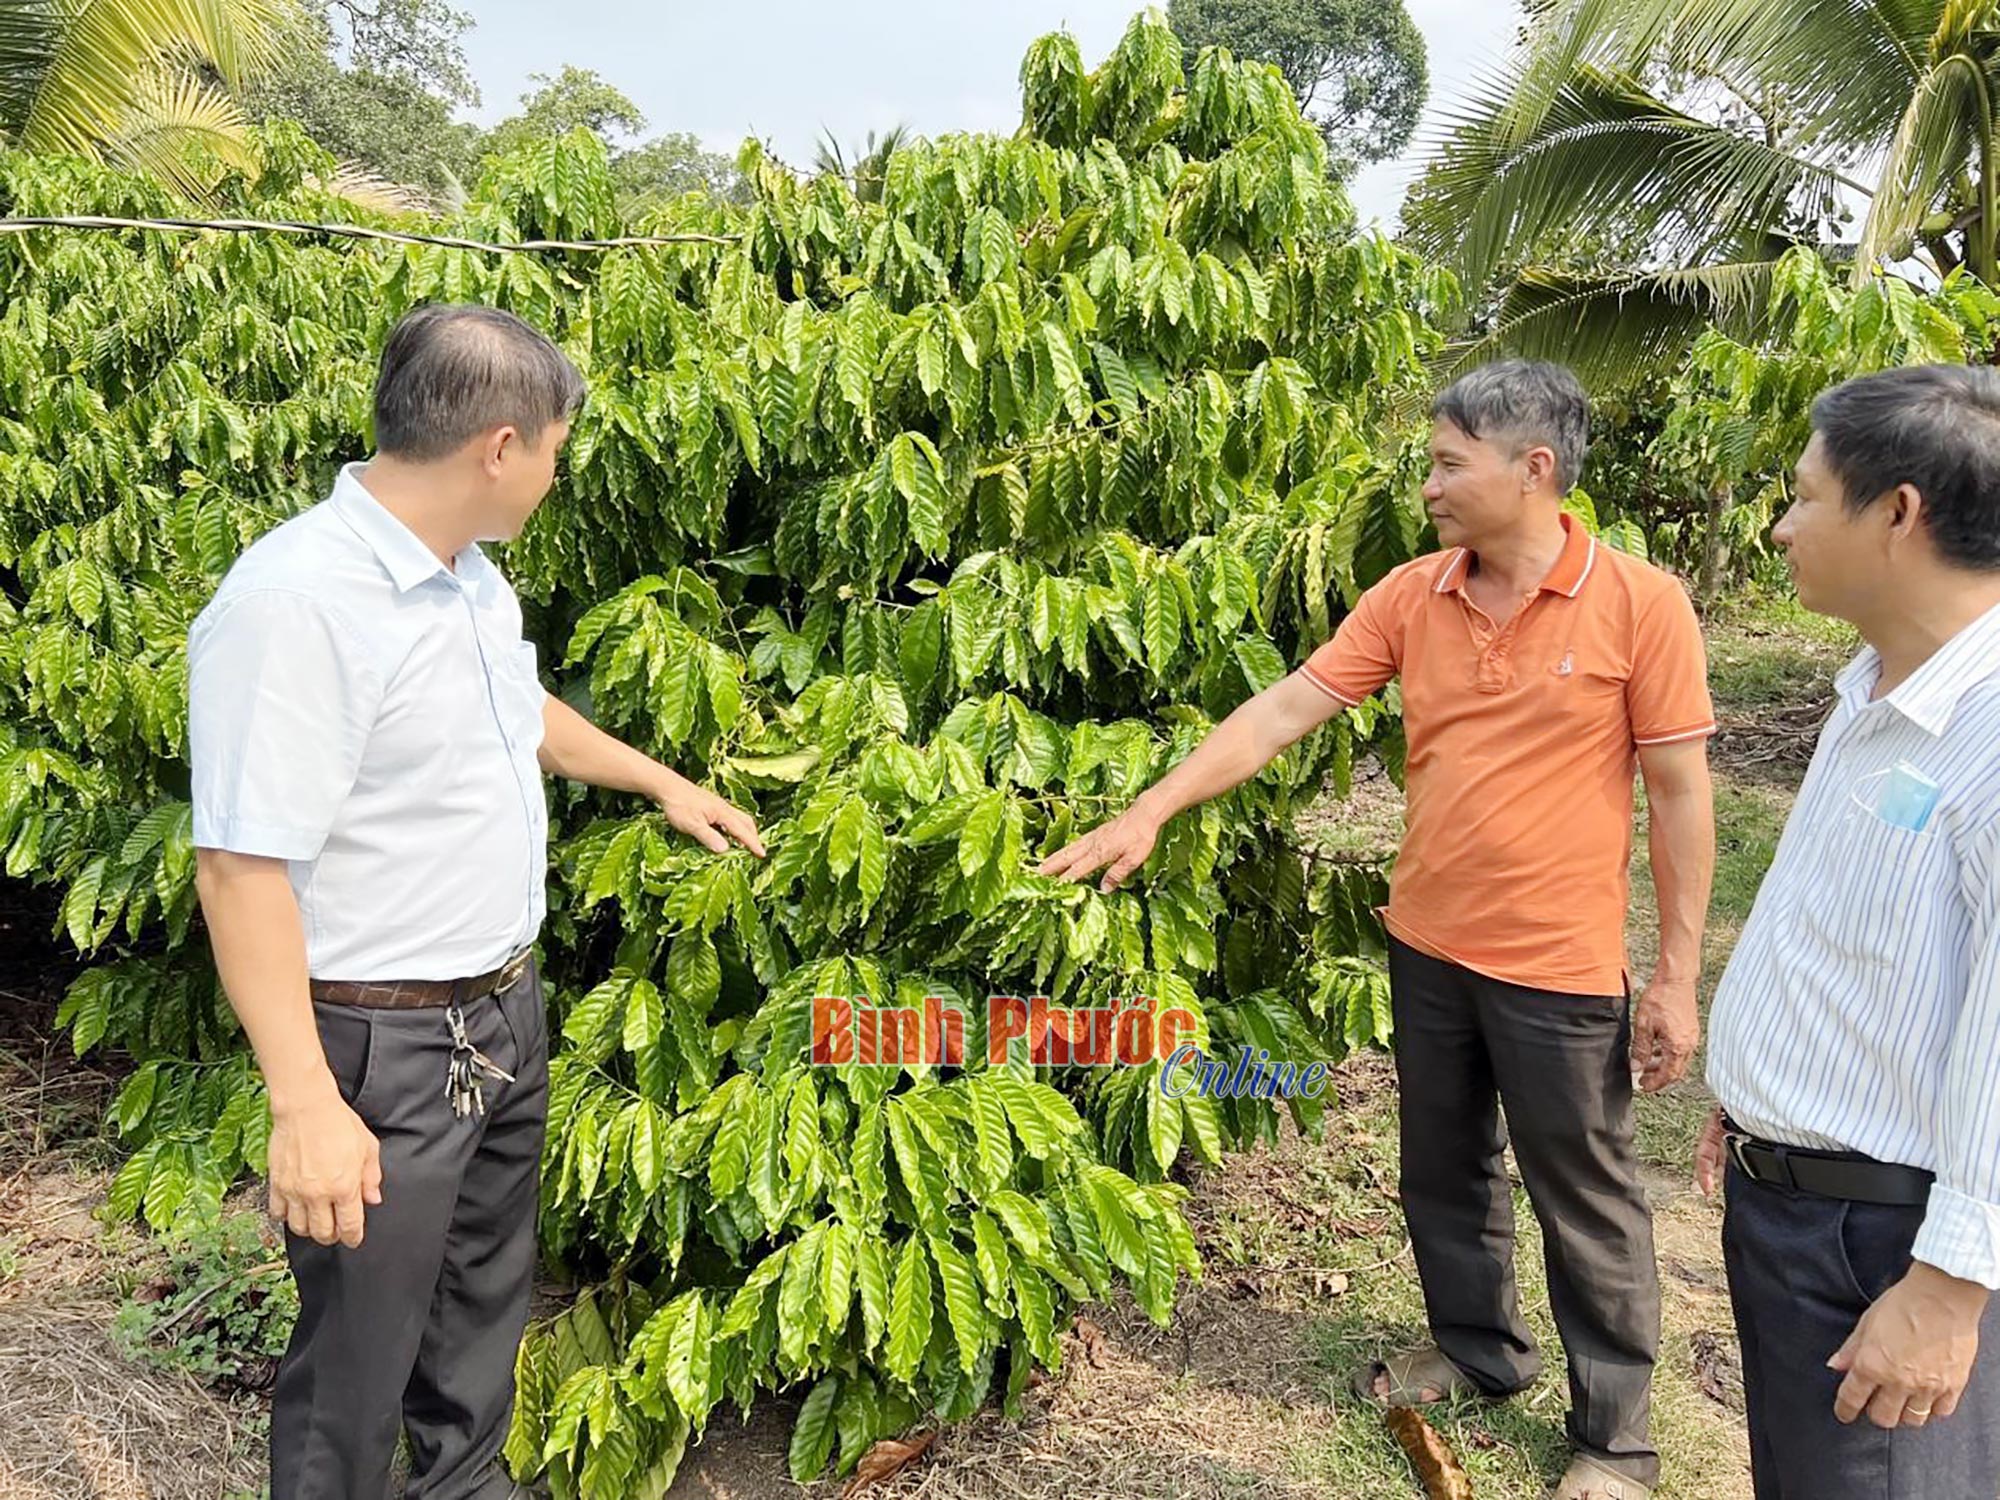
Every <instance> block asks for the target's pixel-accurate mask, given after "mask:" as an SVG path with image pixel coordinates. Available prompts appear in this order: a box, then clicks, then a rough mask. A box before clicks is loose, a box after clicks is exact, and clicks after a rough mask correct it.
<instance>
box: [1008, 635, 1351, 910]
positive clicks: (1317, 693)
mask: <svg viewBox="0 0 2000 1500" xmlns="http://www.w3.org/2000/svg"><path fill="white" fill-rule="evenodd" d="M1344 707H1345V705H1344V704H1343V703H1342V702H1341V701H1340V700H1339V699H1337V698H1334V697H1333V696H1331V695H1330V694H1329V693H1328V692H1327V691H1326V690H1325V689H1324V688H1321V687H1317V686H1315V685H1314V684H1313V683H1312V682H1311V681H1309V680H1307V678H1306V676H1305V674H1304V673H1303V672H1294V673H1292V674H1291V676H1289V677H1286V678H1284V679H1282V680H1281V681H1278V682H1274V683H1272V684H1271V686H1269V687H1268V688H1266V689H1264V691H1263V692H1261V693H1259V694H1257V696H1256V697H1254V698H1251V699H1250V700H1248V701H1247V702H1245V703H1243V704H1240V705H1239V706H1238V707H1237V709H1236V711H1235V712H1234V713H1232V714H1230V716H1229V717H1228V718H1226V719H1224V720H1223V721H1222V722H1221V723H1220V724H1218V725H1216V726H1215V728H1214V729H1213V730H1211V731H1210V733H1209V735H1208V738H1206V739H1204V740H1203V741H1202V742H1201V743H1200V744H1199V745H1197V746H1195V748H1194V752H1193V753H1192V754H1191V755H1189V756H1188V758H1187V759H1186V760H1184V761H1182V762H1181V763H1180V764H1179V765H1177V766H1175V767H1174V768H1173V769H1172V770H1171V771H1169V772H1167V774H1166V775H1164V776H1162V777H1161V778H1160V779H1159V780H1158V781H1156V782H1154V783H1153V784H1152V785H1151V786H1150V787H1148V788H1146V790H1145V791H1143V792H1141V793H1140V794H1139V796H1138V798H1137V800H1136V801H1134V802H1133V804H1132V805H1131V806H1130V807H1129V808H1127V809H1126V810H1125V811H1124V812H1122V813H1120V814H1119V815H1118V816H1117V817H1115V818H1113V819H1112V820H1111V821H1110V822H1108V823H1105V824H1103V825H1101V826H1099V827H1097V828H1095V829H1093V830H1091V831H1090V832H1089V833H1087V834H1085V835H1084V836H1083V837H1082V838H1079V839H1077V840H1075V841H1074V842H1072V843H1070V844H1068V845H1066V846H1065V847H1063V848H1061V849H1058V850H1057V851H1056V852H1055V853H1054V854H1051V855H1050V856H1049V857H1048V858H1047V859H1045V860H1043V861H1042V863H1041V865H1040V867H1039V869H1040V872H1041V873H1042V874H1044V875H1051V876H1054V877H1055V878H1056V879H1058V880H1088V879H1089V878H1090V877H1091V876H1092V875H1094V874H1096V873H1097V872H1098V871H1099V870H1104V872H1105V873H1104V878H1103V880H1102V881H1100V882H1099V885H1098V888H1099V889H1100V890H1105V891H1115V890H1117V889H1118V887H1119V886H1120V885H1121V884H1122V883H1123V882H1124V880H1125V879H1126V877H1127V876H1129V875H1130V874H1131V873H1132V872H1133V871H1134V870H1136V869H1138V868H1139V866H1140V865H1142V864H1144V863H1145V862H1146V858H1147V856H1148V855H1150V854H1151V853H1152V852H1153V846H1154V844H1155V843H1157V842H1158V841H1159V836H1160V830H1161V829H1162V828H1164V827H1165V826H1166V825H1167V821H1168V820H1169V819H1170V818H1172V817H1173V816H1174V814H1175V813H1178V812H1180V811H1182V810H1183V809H1185V808H1189V807H1193V806H1195V805H1196V804H1197V803H1201V802H1206V801H1208V800H1209V799H1211V798H1213V797H1219V796H1221V795H1222V794H1223V793H1224V792H1226V791H1229V790H1230V789H1231V788H1232V787H1236V786H1240V785H1242V784H1243V783H1244V782H1246V781H1248V780H1249V779H1250V778H1251V777H1252V776H1255V775H1256V774H1257V773H1258V772H1259V771H1261V770H1263V769H1264V767H1266V766H1267V765H1269V764H1270V763H1271V762H1272V761H1273V760H1275V759H1276V758H1277V757H1278V755H1279V754H1280V753H1281V752H1282V751H1283V750H1284V749H1285V747H1286V746H1288V745H1290V744H1292V743H1293V742H1295V741H1297V740H1300V739H1303V738H1304V737H1305V736H1306V735H1307V734H1309V733H1311V732H1312V731H1313V730H1314V729H1317V728H1318V727H1319V726H1320V725H1321V724H1324V723H1325V722H1326V721H1327V720H1328V719H1330V718H1332V717H1333V716H1334V715H1335V714H1337V713H1339V712H1341V710H1342V709H1343V708H1344ZM1107 865H1108V866H1110V868H1109V869H1105V867H1106V866H1107Z"/></svg>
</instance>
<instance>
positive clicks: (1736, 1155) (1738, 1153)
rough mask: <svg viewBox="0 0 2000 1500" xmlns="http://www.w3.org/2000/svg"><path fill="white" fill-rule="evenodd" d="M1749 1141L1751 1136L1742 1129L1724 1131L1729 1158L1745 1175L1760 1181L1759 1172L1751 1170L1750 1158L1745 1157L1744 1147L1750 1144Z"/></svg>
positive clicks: (1754, 1180)
mask: <svg viewBox="0 0 2000 1500" xmlns="http://www.w3.org/2000/svg"><path fill="white" fill-rule="evenodd" d="M1749 1141H1750V1137H1749V1136H1747V1135H1745V1134H1743V1132H1742V1131H1740V1130H1729V1131H1724V1132H1723V1136H1722V1143H1723V1147H1724V1149H1725V1150H1727V1151H1728V1153H1729V1159H1730V1160H1731V1161H1732V1162H1734V1163H1735V1164H1736V1170H1737V1171H1739V1172H1741V1173H1742V1174H1743V1175H1744V1176H1745V1177H1747V1178H1749V1179H1750V1180H1751V1181H1752V1182H1756V1181H1758V1177H1757V1174H1756V1173H1755V1172H1753V1171H1751V1170H1750V1162H1749V1159H1748V1158H1747V1157H1745V1156H1744V1154H1743V1148H1744V1146H1746V1145H1747V1144H1749Z"/></svg>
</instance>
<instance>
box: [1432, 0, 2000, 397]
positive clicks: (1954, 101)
mask: <svg viewBox="0 0 2000 1500" xmlns="http://www.w3.org/2000/svg"><path fill="white" fill-rule="evenodd" d="M1993 10H1994V7H1993V6H1992V5H1990V4H1979V5H1966V4H1959V3H1952V0H1915V3H1905V4H1894V5H1883V4H1875V3H1863V0H1555V3H1549V4H1545V5H1542V6H1539V7H1537V9H1536V11H1535V12H1534V13H1533V14H1532V15H1531V17H1530V20H1529V25H1528V28H1527V31H1526V34H1525V36H1524V39H1523V42H1522V45H1521V48H1520V52H1519V54H1518V56H1517V58H1516V59H1515V61H1514V62H1513V63H1512V64H1511V65H1510V66H1509V68H1508V69H1507V71H1506V72H1505V74H1504V75H1500V76H1497V77H1496V78H1495V79H1494V80H1492V81H1491V82H1489V83H1488V84H1487V85H1486V86H1485V87H1484V88H1483V89H1482V90H1481V91H1480V92H1478V93H1477V94H1476V95H1475V96H1474V98H1473V99H1472V100H1471V102H1470V103H1468V104H1466V105H1464V106H1462V107H1460V108H1459V109H1457V110H1456V111H1454V113H1453V116H1452V119H1451V122H1450V125H1449V127H1448V129H1447V132H1446V134H1445V136H1444V138H1443V139H1442V141H1441V143H1440V150H1439V154H1438V158H1437V162H1436V165H1435V168H1434V170H1433V171H1432V173H1431V174H1430V175H1429V177H1428V178H1427V180H1426V182H1425V184H1424V188H1423V191H1422V192H1421V193H1419V194H1416V195H1413V196H1412V198H1411V200H1410V202H1409V204H1408V205H1407V207H1406V211H1405V215H1404V222H1405V224H1406V225H1407V226H1408V228H1409V233H1410V236H1411V239H1412V241H1413V243H1414V244H1415V245H1417V246H1418V247H1419V248H1420V249H1423V250H1427V251H1429V252H1431V253H1433V254H1435V255H1438V256H1440V257H1443V258H1446V259H1447V260H1448V261H1449V263H1450V264H1451V265H1452V266H1453V268H1454V269H1455V270H1457V271H1458V273H1459V274H1460V276H1461V277H1462V279H1463V280H1464V282H1465V284H1466V285H1468V286H1471V287H1478V286H1482V285H1485V284H1487V283H1488V282H1489V281H1490V280H1491V279H1492V278H1493V277H1494V275H1495V274H1496V272H1498V271H1500V270H1501V268H1503V267H1504V266H1505V265H1506V264H1507V263H1508V262H1509V261H1510V259H1514V258H1516V257H1518V256H1519V255H1520V254H1521V253H1522V251H1523V250H1524V248H1529V247H1533V248H1535V249H1538V250H1540V251H1542V252H1543V253H1544V254H1546V253H1547V252H1548V251H1549V250H1550V248H1551V247H1560V246H1562V245H1565V244H1569V243H1573V242H1575V241H1578V240H1581V241H1582V242H1584V243H1586V244H1600V243H1607V244H1609V245H1610V246H1612V247H1614V248H1616V249H1618V250H1619V252H1620V253H1619V254H1618V255H1617V256H1616V257H1615V261H1614V263H1612V264H1609V265H1604V266H1593V267H1583V268H1578V267H1575V266H1565V265H1562V264H1560V263H1552V262H1551V261H1549V260H1546V259H1544V260H1539V261H1533V262H1530V263H1527V264H1524V265H1521V266H1520V268H1519V269H1518V270H1517V271H1515V272H1514V273H1513V274H1512V275H1511V276H1509V277H1508V278H1507V279H1506V282H1505V285H1504V289H1503V292H1502V295H1501V296H1500V298H1499V299H1498V300H1499V305H1498V310H1497V315H1496V316H1495V318H1494V320H1493V322H1492V325H1491V327H1490V328H1488V329H1486V330H1483V331H1480V332H1479V333H1478V336H1477V337H1476V338H1474V339H1473V340H1472V341H1470V342H1469V343H1468V344H1467V345H1466V347H1465V348H1464V349H1463V350H1462V351H1461V356H1462V358H1463V359H1465V360H1470V359H1477V358H1482V357H1485V356H1486V355H1488V354H1490V353H1493V352H1495V351H1497V350H1500V349H1509V350H1517V351H1520V352H1525V353H1545V354H1560V355H1561V356H1563V357H1566V358H1568V359H1569V360H1570V361H1571V362H1572V363H1577V364H1580V365H1583V366H1585V367H1586V368H1587V369H1589V370H1590V371H1591V372H1593V373H1596V374H1599V375H1603V374H1606V373H1609V374H1613V375H1616V374H1619V373H1625V372H1631V371H1633V370H1635V369H1640V368H1650V369H1659V368H1663V367H1666V366H1668V365H1671V364H1673V363H1675V362H1677V361H1678V359H1679V358H1680V357H1681V356H1682V355H1683V354H1684V352H1685V350H1686V347H1687V344H1688V342H1689V340H1690V339H1692V337H1693V336H1694V334H1695V333H1696V332H1697V331H1698V330H1699V329H1700V328H1701V327H1702V326H1704V325H1705V324H1707V323H1711V322H1718V323H1721V324H1722V325H1724V326H1726V327H1729V328H1732V329H1735V330H1737V331H1739V332H1742V331H1745V330H1746V329H1747V328H1749V327H1750V326H1751V325H1753V324H1754V322H1755V320H1756V319H1757V318H1758V317H1759V316H1760V315H1761V313H1762V311H1763V309H1764V308H1765V306H1766V302H1767V298H1768V295H1769V292H1770V288H1771V276H1772V268H1773V266H1774V265H1775V264H1776V262H1777V260H1778V259H1779V257H1781V256H1782V255H1783V254H1784V253H1785V252H1786V251H1787V250H1789V249H1791V248H1794V247H1797V246H1806V247H1809V248H1811V249H1813V250H1814V251H1815V252H1817V253H1819V254H1821V255H1822V256H1823V257H1825V258H1826V259H1827V260H1828V261H1829V262H1830V263H1839V264H1844V265H1845V266H1847V267H1848V268H1849V269H1850V272H1851V275H1852V276H1853V277H1854V278H1856V279H1857V280H1860V279H1865V278H1867V277H1868V276H1870V275H1871V274H1873V272H1874V271H1875V270H1876V269H1877V268H1878V267H1881V266H1883V265H1885V264H1894V263H1898V262H1904V261H1914V262H1916V263H1918V264H1921V265H1922V266H1923V268H1924V269H1925V270H1926V271H1927V272H1929V273H1930V274H1931V275H1933V276H1941V275H1943V274H1945V273H1948V272H1949V271H1951V270H1952V269H1954V268H1955V267H1958V266H1960V265H1963V266H1965V267H1967V268H1968V269H1969V270H1970V271H1972V272H1973V273H1974V274H1975V275H1977V276H1979V277H1980V278H1981V279H1982V280H1984V281H1986V282H1987V283H1988V284H1989V285H1990V284H1992V283H1993V281H1994V279H1995V275H1996V252H1995V234H1996V229H2000V216H1996V213H1995V202H1994V200H1995V175H1996V169H1997V168H2000V162H1996V148H2000V117H1996V114H1995V111H1994V109H1993V106H1992V102H1991V101H1992V98H1993V91H1994V88H1995V86H1996V84H1997V83H2000V75H1996V67H1995V53H1996V44H2000V31H1996V30H1995V29H1994V25H1993Z"/></svg>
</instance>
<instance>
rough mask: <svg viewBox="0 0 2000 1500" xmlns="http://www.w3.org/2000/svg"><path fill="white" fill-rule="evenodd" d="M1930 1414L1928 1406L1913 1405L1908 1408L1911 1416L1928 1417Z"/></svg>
mask: <svg viewBox="0 0 2000 1500" xmlns="http://www.w3.org/2000/svg"><path fill="white" fill-rule="evenodd" d="M1930 1414H1931V1409H1930V1408H1929V1407H1928V1406H1913V1407H1911V1408H1910V1415H1911V1416H1913V1417H1928V1416H1929V1415H1930Z"/></svg>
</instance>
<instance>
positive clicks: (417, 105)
mask: <svg viewBox="0 0 2000 1500" xmlns="http://www.w3.org/2000/svg"><path fill="white" fill-rule="evenodd" d="M471 24H472V21H471V17H469V16H467V15H466V14H465V13H464V12H463V11H458V10H454V9H452V8H451V7H450V6H449V5H447V4H445V3H444V0H378V3H377V4H376V5H374V6H372V7H369V6H363V5H361V4H360V3H358V0H305V3H304V4H303V5H302V6H301V8H300V9H299V11H298V12H297V14H296V15H295V17H294V18H293V20H292V22H291V25H290V29H289V31H288V34H287V37H286V40H285V43H284V45H283V46H282V48H281V49H280V51H279V56H278V59H277V60H276V61H275V62H274V63H273V65H272V66H271V67H270V69H269V70H268V71H267V72H265V73H264V74H263V75H261V76H260V77H258V78H257V79H256V80H254V81H253V82H252V83H251V84H250V85H249V86H248V87H247V88H245V89H244V90H243V91H242V94H241V96H240V97H241V99H242V103H243V109H244V112H245V113H246V114H248V115H249V116H250V117H251V118H253V119H257V120H272V119H292V120H297V121H299V122H300V124H302V125H304V126H305V129H306V133H307V134H308V135H310V136H311V137H312V138H313V139H314V140H315V141H317V142H319V143H320V144H321V145H322V146H325V147H326V148H327V150H329V151H330V152H332V153H333V154H334V156H335V157H337V158H339V159H341V160H343V161H350V162H355V163H358V164H359V165H361V166H363V167H366V168H367V169H368V170H370V171H371V172H374V173H376V174H378V175H379V176H381V177H383V178H386V179H388V180H389V181H392V182H397V183H407V184H410V185H411V186H414V187H418V188H421V189H423V190H424V191H425V192H427V193H428V194H430V195H431V196H432V197H433V198H434V199H437V200H439V201H446V202H448V201H450V200H451V199H452V198H453V197H454V195H455V194H457V193H459V192H460V191H462V188H461V184H462V183H463V182H464V181H465V180H466V179H467V178H469V177H470V175H471V172H472V168H473V165H474V164H475V163H476V162H477V161H478V159H479V146H480V135H481V133H480V130H479V128H478V127H477V126H476V125H470V124H465V123H462V122H460V121H458V120H456V119H455V118H454V114H455V113H456V111H458V110H459V109H461V108H470V107H472V106H476V105H477V104H478V103H479V89H478V87H477V85H476V84H474V82H473V81H472V78H471V75H470V74H469V73H468V72H467V71H466V66H465V52H464V48H463V46H462V44H461V40H460V39H461V37H462V36H463V35H464V33H465V31H466V29H467V28H468V27H469V26H470V25H471Z"/></svg>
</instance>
